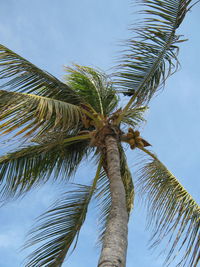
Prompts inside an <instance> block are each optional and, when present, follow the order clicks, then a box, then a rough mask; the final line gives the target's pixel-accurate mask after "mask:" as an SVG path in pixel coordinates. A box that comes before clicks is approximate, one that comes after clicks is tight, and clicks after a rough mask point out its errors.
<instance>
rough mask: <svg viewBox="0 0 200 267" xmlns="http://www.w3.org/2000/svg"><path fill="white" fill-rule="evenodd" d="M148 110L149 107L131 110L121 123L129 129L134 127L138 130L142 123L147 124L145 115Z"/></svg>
mask: <svg viewBox="0 0 200 267" xmlns="http://www.w3.org/2000/svg"><path fill="white" fill-rule="evenodd" d="M147 109H148V108H147V107H135V108H130V109H128V110H127V111H126V113H124V114H123V116H122V118H121V122H122V123H123V124H125V125H126V126H128V127H130V126H132V127H133V128H136V127H137V126H140V125H141V123H142V122H145V119H144V113H145V112H146V110H147Z"/></svg>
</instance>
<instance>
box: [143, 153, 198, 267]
mask: <svg viewBox="0 0 200 267" xmlns="http://www.w3.org/2000/svg"><path fill="white" fill-rule="evenodd" d="M143 150H144V151H145V152H147V153H148V154H149V155H150V156H151V157H153V160H151V161H150V162H148V163H147V164H146V165H145V166H143V168H142V169H141V170H140V175H139V185H140V188H141V194H142V197H145V198H146V203H147V205H148V218H150V219H149V224H150V225H151V224H153V225H154V234H153V238H152V240H154V242H153V244H152V247H153V246H155V245H157V244H159V243H160V242H161V241H162V240H163V238H164V237H166V236H169V241H170V242H172V246H171V248H170V249H169V254H168V256H167V259H166V263H167V262H169V261H170V260H173V259H174V258H175V257H176V255H177V253H178V252H179V251H184V250H185V253H184V256H183V258H182V259H181V261H180V263H179V264H178V266H197V264H198V260H199V253H200V251H199V242H200V207H199V206H198V204H197V203H196V202H195V201H194V199H193V198H192V197H191V195H190V194H189V193H188V192H187V191H186V189H185V188H184V187H183V186H182V185H181V184H180V183H179V182H178V180H177V179H176V177H175V176H174V175H173V174H172V173H171V172H170V171H169V170H168V169H167V168H166V167H165V166H164V165H163V164H162V163H161V162H160V161H159V160H158V159H157V157H156V156H155V155H154V154H152V153H151V152H149V151H147V150H146V149H143ZM168 246H169V244H168Z"/></svg>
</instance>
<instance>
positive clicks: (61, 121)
mask: <svg viewBox="0 0 200 267" xmlns="http://www.w3.org/2000/svg"><path fill="white" fill-rule="evenodd" d="M0 110H1V113H0V121H3V123H2V124H1V125H0V131H1V132H2V133H3V134H6V133H10V132H12V131H14V130H16V129H18V128H20V131H19V132H18V134H19V133H23V132H26V134H27V135H30V134H32V133H38V134H42V133H43V132H47V131H49V130H50V129H53V128H55V127H59V128H60V129H61V130H62V131H69V130H71V129H75V128H77V126H78V125H79V123H80V118H81V111H80V108H79V107H78V106H76V105H73V104H70V103H66V102H63V101H59V100H55V99H51V98H47V97H43V96H37V95H31V94H24V93H16V92H9V91H4V90H0Z"/></svg>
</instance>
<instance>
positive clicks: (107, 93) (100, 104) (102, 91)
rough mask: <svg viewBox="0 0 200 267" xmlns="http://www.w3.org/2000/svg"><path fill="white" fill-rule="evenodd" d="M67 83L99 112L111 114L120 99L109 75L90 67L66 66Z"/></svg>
mask: <svg viewBox="0 0 200 267" xmlns="http://www.w3.org/2000/svg"><path fill="white" fill-rule="evenodd" d="M66 71H67V72H68V73H69V74H68V75H67V76H66V81H67V84H68V85H69V86H70V87H71V88H72V89H73V90H74V91H76V92H77V94H78V95H80V96H81V98H82V99H84V101H85V102H86V103H87V104H90V105H91V106H92V107H93V108H94V109H95V110H96V112H97V113H101V114H102V115H108V114H110V113H111V112H112V111H113V110H114V108H116V106H117V103H118V101H119V99H118V97H117V96H116V92H115V90H114V89H113V85H112V82H111V81H110V80H109V77H108V76H107V75H106V74H105V73H103V72H101V71H99V70H95V69H93V68H90V67H84V66H79V65H74V67H73V68H70V67H68V68H66Z"/></svg>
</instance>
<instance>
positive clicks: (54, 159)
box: [0, 135, 89, 200]
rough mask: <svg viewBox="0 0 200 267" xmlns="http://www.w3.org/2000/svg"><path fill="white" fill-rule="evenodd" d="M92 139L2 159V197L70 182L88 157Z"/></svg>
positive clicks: (34, 147) (44, 146)
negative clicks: (49, 181) (52, 182)
mask: <svg viewBox="0 0 200 267" xmlns="http://www.w3.org/2000/svg"><path fill="white" fill-rule="evenodd" d="M88 144H89V136H87V135H86V136H83V135H82V136H77V137H72V138H67V139H64V140H57V142H54V143H44V144H39V145H32V146H29V147H25V148H22V149H21V150H19V151H16V152H12V153H9V154H7V155H5V156H1V157H0V184H1V190H0V191H1V198H2V199H3V200H6V199H7V198H10V197H15V196H16V197H18V196H20V195H22V194H24V193H26V192H27V191H29V190H30V189H32V188H33V187H35V186H38V185H40V184H44V183H46V182H47V181H48V180H49V179H50V178H51V179H52V180H56V179H58V178H59V179H62V180H68V179H69V178H70V177H71V175H73V174H74V173H75V172H76V170H77V167H78V166H79V164H80V162H81V161H82V159H83V158H84V157H86V156H87V154H88V152H89V151H88V149H89V147H88Z"/></svg>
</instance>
